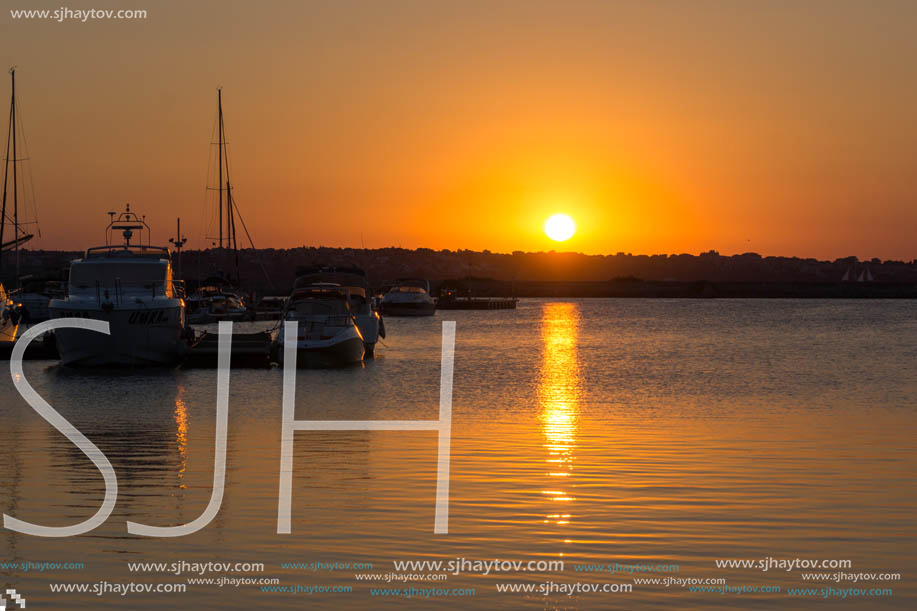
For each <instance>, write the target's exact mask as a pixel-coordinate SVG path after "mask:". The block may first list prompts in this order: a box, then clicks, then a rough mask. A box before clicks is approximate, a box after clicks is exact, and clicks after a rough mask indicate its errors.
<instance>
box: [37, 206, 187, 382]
mask: <svg viewBox="0 0 917 611" xmlns="http://www.w3.org/2000/svg"><path fill="white" fill-rule="evenodd" d="M111 214H112V221H111V223H109V226H108V229H107V231H106V236H107V237H108V238H109V239H108V240H107V241H108V242H109V244H108V245H105V246H98V247H95V248H90V249H88V250H87V251H86V255H85V256H84V257H83V258H82V259H77V260H75V261H73V262H72V263H71V265H70V282H69V293H68V295H67V297H66V298H65V299H53V300H52V301H51V303H50V311H51V318H52V319H60V318H73V317H78V318H91V319H95V320H103V321H106V322H108V323H109V330H110V333H109V334H108V335H105V334H102V333H98V332H94V331H89V330H85V329H72V328H71V329H68V328H63V329H57V330H55V338H56V341H57V348H58V351H59V352H60V357H61V362H62V364H64V365H73V366H96V367H110V366H137V365H170V364H174V363H176V362H177V361H178V360H179V359H181V358H182V357H183V356H184V355H185V353H186V352H187V349H188V340H189V339H190V335H189V330H188V329H186V326H185V303H184V301H183V300H182V299H181V297H180V296H178V295H176V294H175V292H174V288H173V284H172V262H171V256H170V254H169V250H168V248H165V247H159V246H150V245H149V244H148V243H147V244H143V235H142V234H143V232H144V231H146V232H147V235H149V226H148V225H147V224H146V222H145V221H144V220H143V219H142V218H140V217H138V216H137V215H136V214H135V213H133V212H131V211H130V205H129V204H128V206H127V210H126V211H125V212H122V213H121V214H119V215H117V218H115V216H116V215H115V214H114V213H111ZM115 231H121V232H122V235H123V237H124V244H122V245H112V244H111V243H110V242H111V236H112V235H113V232H115ZM134 231H139V232H140V236H139V238H140V240H139V241H140V244H131V238H132V237H133V235H134ZM148 241H149V240H148Z"/></svg>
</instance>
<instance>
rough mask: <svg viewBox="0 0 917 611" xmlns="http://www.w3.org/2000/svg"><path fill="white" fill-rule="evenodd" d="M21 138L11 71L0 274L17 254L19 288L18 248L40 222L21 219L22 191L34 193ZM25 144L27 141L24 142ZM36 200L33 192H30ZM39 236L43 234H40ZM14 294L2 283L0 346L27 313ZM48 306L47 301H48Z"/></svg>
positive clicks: (0, 224) (14, 333)
mask: <svg viewBox="0 0 917 611" xmlns="http://www.w3.org/2000/svg"><path fill="white" fill-rule="evenodd" d="M21 138H22V118H21V116H20V115H19V112H18V109H17V107H16V69H15V68H11V69H10V116H9V129H8V131H7V135H6V156H5V157H4V159H3V198H2V208H0V274H2V271H3V253H4V252H8V251H13V252H15V261H16V271H15V276H14V283H15V288H19V286H18V285H19V279H20V276H21V274H20V261H19V247H20V246H22V245H24V244H26V243H27V242H28V241H29V240H31V239H32V238H33V237H35V236H34V234H33V233H28V232H27V231H26V230H25V227H27V226H28V225H35V226H36V227H37V225H38V223H37V221H32V222H28V221H23V220H21V219H20V206H19V203H20V202H19V199H20V192H22V194H23V195H26V194H28V193H29V192H31V191H33V189H32V184H31V180H28V181H27V182H24V183H23V184H22V185H20V181H21V178H22V177H21V176H20V173H21V171H20V168H19V164H20V163H22V162H23V161H25V160H26V159H28V156H25V157H19V140H20V139H21ZM23 144H24V142H23ZM31 196H32V198H33V200H34V192H32V193H31ZM7 225H9V226H10V227H12V236H11V238H10V239H7V236H6V228H7ZM39 234H40V232H39ZM20 296H21V295H16V294H15V291H9V290H8V287H4V286H3V284H2V283H0V344H8V343H11V342H15V341H16V338H17V335H18V332H19V323H20V321H22V320H23V318H24V316H23V315H24V314H25V313H26V312H25V311H24V309H23V307H22V304H21V303H20V302H19V299H18V297H20ZM45 303H47V302H45Z"/></svg>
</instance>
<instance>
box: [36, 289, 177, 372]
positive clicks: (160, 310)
mask: <svg viewBox="0 0 917 611" xmlns="http://www.w3.org/2000/svg"><path fill="white" fill-rule="evenodd" d="M183 314H184V313H183V311H182V307H181V306H180V305H177V306H175V307H149V308H145V309H139V308H138V309H113V310H109V311H105V310H102V309H90V308H83V307H79V308H77V307H72V306H67V305H55V303H54V302H52V305H51V318H52V319H59V318H74V317H79V318H90V319H95V320H102V321H105V322H107V323H108V324H109V334H108V335H105V334H103V333H98V332H95V331H89V330H86V329H74V328H63V329H55V331H54V335H55V339H56V343H57V349H58V353H59V354H60V359H61V364H63V365H65V366H68V367H136V366H146V365H155V366H168V365H175V364H177V363H178V362H179V361H180V360H181V359H182V358H183V357H184V356H185V355H186V354H187V352H188V343H187V341H186V338H185V334H184V333H183V332H182V331H183V327H184V324H183V323H184V320H183Z"/></svg>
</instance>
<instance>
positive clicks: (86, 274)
mask: <svg viewBox="0 0 917 611" xmlns="http://www.w3.org/2000/svg"><path fill="white" fill-rule="evenodd" d="M171 271H172V270H171V268H170V267H169V265H168V263H166V262H159V261H157V262H151V263H146V262H144V263H139V262H131V263H127V262H120V261H119V262H115V261H111V262H109V261H106V262H105V263H95V262H89V263H74V264H73V265H72V266H71V267H70V290H71V291H74V290H77V291H86V290H95V289H96V288H102V289H109V290H111V289H115V288H117V287H118V286H120V287H121V289H122V290H123V289H133V290H140V289H146V290H149V291H153V290H155V291H156V293H157V294H159V295H163V294H166V295H171V293H172V273H171Z"/></svg>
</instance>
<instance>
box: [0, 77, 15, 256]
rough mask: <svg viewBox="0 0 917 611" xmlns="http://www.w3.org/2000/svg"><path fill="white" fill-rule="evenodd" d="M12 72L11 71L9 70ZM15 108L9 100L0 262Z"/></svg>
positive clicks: (1, 212)
mask: <svg viewBox="0 0 917 611" xmlns="http://www.w3.org/2000/svg"><path fill="white" fill-rule="evenodd" d="M10 72H11V73H12V71H10ZM15 99H16V98H15V96H13V97H12V100H15ZM14 109H15V102H13V101H11V102H10V124H9V131H7V133H6V156H5V157H4V158H3V209H2V211H0V262H2V261H3V258H2V257H3V236H5V235H6V192H7V180H8V179H9V172H10V142H11V139H12V137H13V126H14V125H15V122H14V121H13V110H14Z"/></svg>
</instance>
